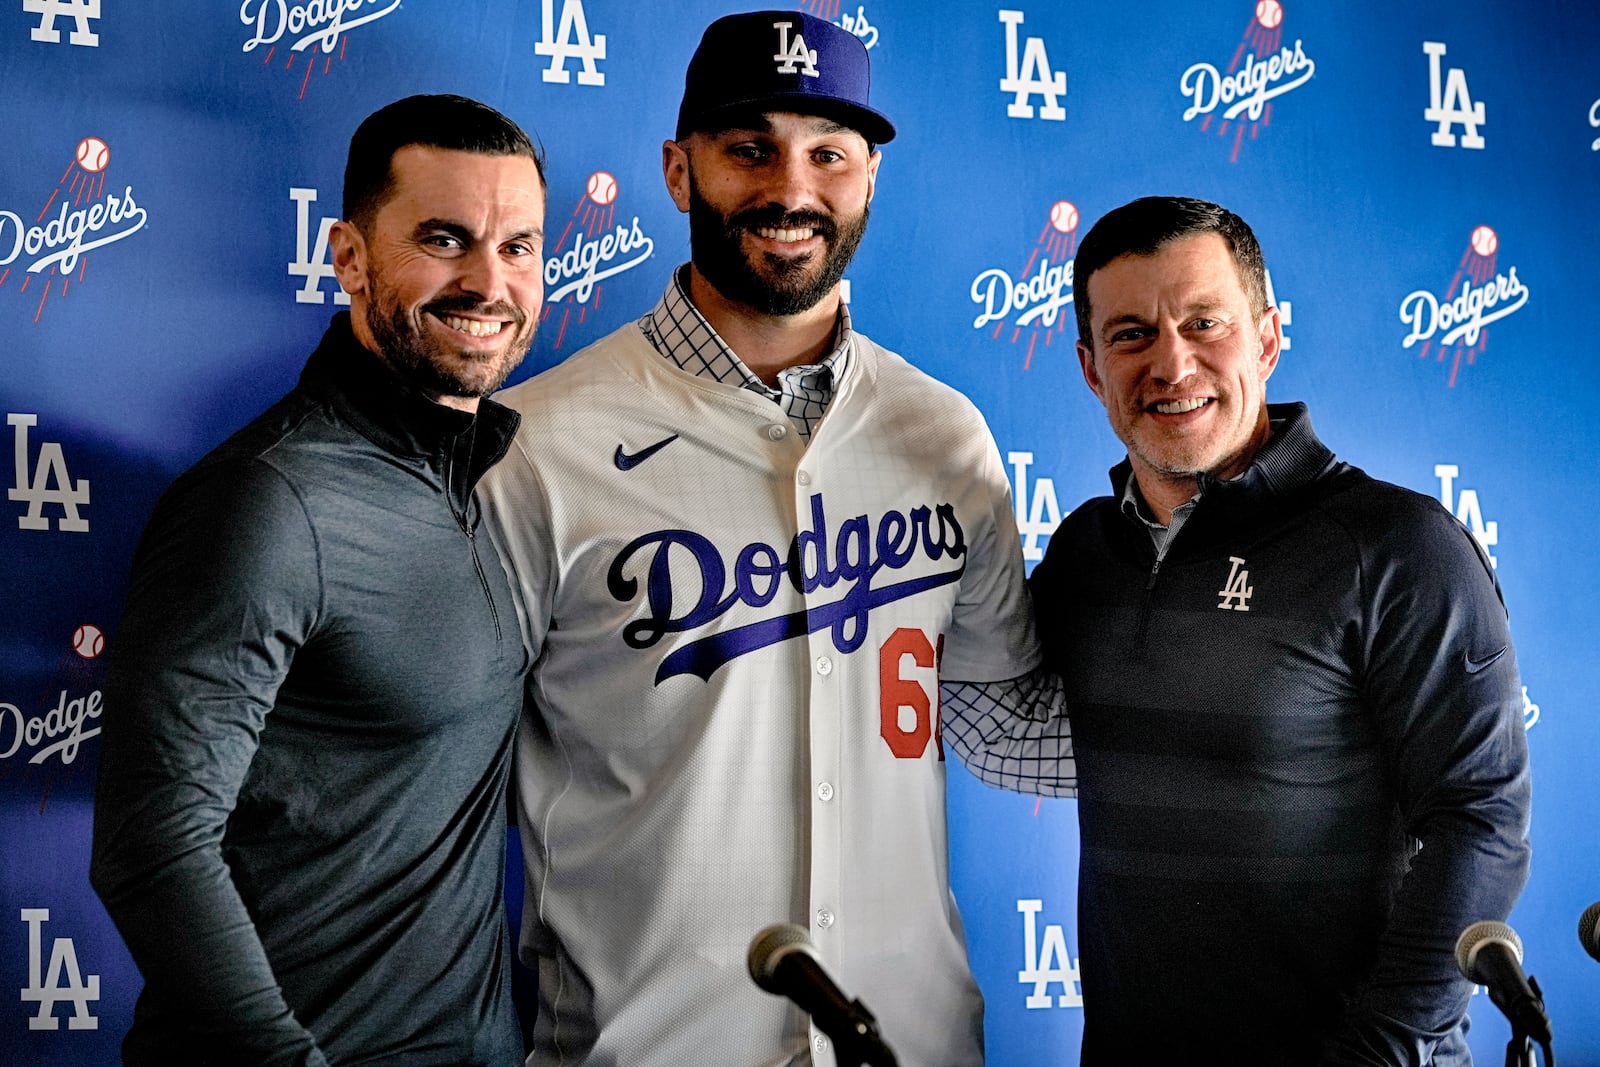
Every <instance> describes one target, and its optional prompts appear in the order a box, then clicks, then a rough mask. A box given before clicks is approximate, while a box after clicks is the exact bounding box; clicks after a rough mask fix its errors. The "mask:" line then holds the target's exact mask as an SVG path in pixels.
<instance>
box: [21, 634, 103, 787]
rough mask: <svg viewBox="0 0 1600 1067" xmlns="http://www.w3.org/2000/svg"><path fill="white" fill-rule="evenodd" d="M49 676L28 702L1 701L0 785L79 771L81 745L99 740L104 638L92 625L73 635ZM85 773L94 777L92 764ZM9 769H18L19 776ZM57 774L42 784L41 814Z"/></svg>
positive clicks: (44, 780)
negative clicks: (33, 773) (40, 771)
mask: <svg viewBox="0 0 1600 1067" xmlns="http://www.w3.org/2000/svg"><path fill="white" fill-rule="evenodd" d="M69 646H70V647H67V648H64V649H63V650H62V652H61V656H60V658H59V659H58V660H57V662H56V665H55V667H54V669H52V670H51V671H50V675H49V677H48V678H47V679H46V680H45V681H44V682H43V683H41V685H40V687H39V692H40V695H39V696H38V697H37V698H35V699H32V700H24V699H17V700H5V699H0V781H6V780H12V781H19V780H23V779H24V776H25V775H26V773H27V770H28V769H29V768H34V767H40V768H44V769H46V770H55V771H59V770H65V769H68V768H74V769H75V768H77V767H83V766H84V764H82V763H79V762H78V757H79V756H81V755H83V753H84V749H85V747H86V746H85V743H86V742H88V741H90V740H92V739H94V738H96V737H98V736H100V717H101V713H102V710H103V709H102V701H103V699H104V698H103V696H102V695H101V694H102V692H103V688H104V684H105V661H104V660H103V659H102V658H101V657H102V655H103V654H104V652H105V648H106V636H105V631H103V630H102V629H101V628H100V627H99V626H97V625H96V624H94V623H92V622H85V623H82V624H81V625H79V626H78V627H77V628H76V629H74V630H73V632H72V638H71V641H70V643H69ZM86 762H87V763H89V764H90V766H89V767H88V769H87V772H86V773H89V774H93V766H92V762H93V761H92V760H91V761H86ZM12 768H21V769H22V770H23V775H18V774H17V773H15V772H14V771H13V770H12ZM57 777H59V776H58V775H49V776H46V777H45V778H44V779H43V791H42V793H41V795H40V798H39V810H40V811H43V810H44V807H45V804H46V803H47V802H48V800H49V796H50V791H51V786H52V785H53V783H54V782H55V780H56V778H57Z"/></svg>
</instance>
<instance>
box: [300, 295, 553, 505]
mask: <svg viewBox="0 0 1600 1067" xmlns="http://www.w3.org/2000/svg"><path fill="white" fill-rule="evenodd" d="M300 388H301V389H304V390H305V391H306V392H308V393H310V394H312V395H314V396H316V397H318V398H319V399H323V400H325V401H327V402H328V403H330V404H331V405H332V406H333V407H334V408H335V410H337V411H338V412H339V414H340V415H341V416H342V417H344V418H345V419H347V420H348V421H349V422H350V424H351V425H352V426H353V427H354V428H355V429H356V431H357V432H358V433H360V434H361V435H362V436H363V437H365V438H367V440H369V441H371V442H372V443H373V444H375V445H377V446H379V447H380V448H382V449H384V450H385V451H387V452H390V453H393V454H394V455H397V456H435V455H440V454H442V453H447V452H451V451H453V450H455V449H457V448H459V447H462V446H465V447H466V448H467V449H468V450H469V452H470V464H469V466H470V470H471V474H472V480H473V481H476V478H477V475H479V474H481V473H482V472H483V471H485V470H488V469H489V468H490V467H492V466H493V465H494V464H496V463H498V462H499V461H500V460H501V459H502V458H503V457H504V456H505V454H506V452H507V451H508V450H509V449H510V447H511V439H512V437H513V435H515V433H516V429H517V425H518V423H520V422H521V419H522V417H521V416H520V415H518V414H517V413H516V412H514V411H512V410H511V409H509V408H507V407H505V406H504V405H501V404H497V403H495V402H494V401H493V400H490V399H488V398H487V397H485V398H484V399H482V400H480V401H479V402H478V411H477V414H473V413H471V412H466V411H461V410H459V409H457V408H452V407H446V406H445V405H443V404H439V403H436V402H434V401H432V400H430V399H428V398H427V397H426V396H424V395H423V394H422V393H420V392H418V391H417V390H416V389H414V388H412V387H411V386H410V385H408V384H407V383H406V382H404V381H403V380H401V379H400V378H399V377H397V376H396V375H395V374H394V372H393V371H391V370H390V369H389V368H388V366H386V365H385V364H384V363H383V361H382V360H380V359H379V358H378V357H377V356H376V355H375V354H374V353H372V352H371V351H370V350H368V349H367V348H366V346H364V345H362V344H361V342H360V341H358V340H356V336H355V333H354V332H353V331H352V330H351V328H350V313H349V312H348V311H341V312H339V313H338V314H337V315H335V316H334V317H333V321H332V322H331V323H329V324H328V331H327V332H326V333H325V334H323V335H322V341H321V343H319V344H318V345H317V348H316V350H315V351H314V352H312V353H311V357H310V358H309V359H308V360H306V366H305V369H304V370H303V371H301V372H300Z"/></svg>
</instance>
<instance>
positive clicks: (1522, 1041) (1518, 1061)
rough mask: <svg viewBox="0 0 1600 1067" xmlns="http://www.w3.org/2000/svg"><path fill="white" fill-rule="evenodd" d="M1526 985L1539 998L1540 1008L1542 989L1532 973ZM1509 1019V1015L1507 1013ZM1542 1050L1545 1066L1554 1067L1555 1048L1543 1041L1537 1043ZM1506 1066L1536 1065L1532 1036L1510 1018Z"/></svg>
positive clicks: (1542, 999)
mask: <svg viewBox="0 0 1600 1067" xmlns="http://www.w3.org/2000/svg"><path fill="white" fill-rule="evenodd" d="M1528 986H1529V988H1531V989H1532V990H1533V995H1534V996H1536V997H1538V998H1539V1004H1540V1006H1541V1008H1542V1007H1543V1004H1544V990H1542V989H1540V988H1539V980H1538V979H1537V978H1534V977H1533V976H1532V975H1529V976H1528ZM1507 1018H1508V1019H1509V1018H1510V1016H1509V1015H1508V1016H1507ZM1539 1047H1540V1048H1541V1049H1543V1050H1544V1064H1545V1067H1556V1054H1555V1050H1554V1049H1552V1048H1551V1047H1550V1046H1549V1045H1547V1044H1545V1043H1544V1042H1542V1041H1541V1042H1540V1043H1539ZM1506 1067H1536V1061H1535V1059H1534V1056H1533V1037H1532V1036H1531V1035H1530V1034H1529V1033H1528V1032H1527V1030H1526V1028H1524V1027H1522V1026H1520V1025H1518V1024H1517V1022H1516V1020H1515V1019H1512V1020H1511V1040H1510V1042H1509V1043H1507V1045H1506Z"/></svg>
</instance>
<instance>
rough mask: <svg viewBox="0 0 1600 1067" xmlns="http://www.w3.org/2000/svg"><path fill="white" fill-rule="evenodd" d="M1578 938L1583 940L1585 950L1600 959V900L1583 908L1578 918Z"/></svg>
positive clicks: (1597, 959)
mask: <svg viewBox="0 0 1600 1067" xmlns="http://www.w3.org/2000/svg"><path fill="white" fill-rule="evenodd" d="M1578 940H1579V941H1581V942H1583V951H1585V952H1587V953H1588V954H1589V955H1591V956H1593V957H1594V958H1595V960H1596V961H1600V900H1597V901H1595V902H1594V903H1593V904H1590V905H1589V906H1588V907H1587V908H1584V909H1583V915H1582V916H1580V917H1579V919H1578Z"/></svg>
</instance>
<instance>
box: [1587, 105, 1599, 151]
mask: <svg viewBox="0 0 1600 1067" xmlns="http://www.w3.org/2000/svg"><path fill="white" fill-rule="evenodd" d="M1589 125H1590V126H1591V127H1593V128H1594V129H1600V100H1596V101H1595V102H1594V103H1592V104H1590V105H1589ZM1589 151H1591V152H1600V137H1596V138H1595V139H1594V141H1593V142H1591V143H1590V145H1589Z"/></svg>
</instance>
